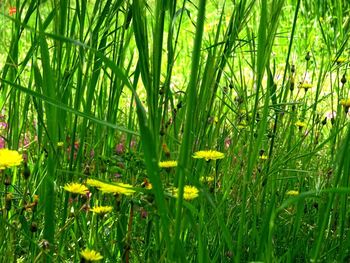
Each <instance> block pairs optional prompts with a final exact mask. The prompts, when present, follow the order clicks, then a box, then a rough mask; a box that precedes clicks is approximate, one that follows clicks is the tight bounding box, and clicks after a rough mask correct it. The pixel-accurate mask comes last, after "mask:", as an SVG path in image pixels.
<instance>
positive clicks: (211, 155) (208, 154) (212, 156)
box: [193, 150, 225, 161]
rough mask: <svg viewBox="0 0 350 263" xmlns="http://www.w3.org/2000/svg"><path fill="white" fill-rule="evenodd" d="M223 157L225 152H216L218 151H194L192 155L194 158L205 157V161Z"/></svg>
mask: <svg viewBox="0 0 350 263" xmlns="http://www.w3.org/2000/svg"><path fill="white" fill-rule="evenodd" d="M224 157H225V154H223V153H221V152H218V151H211V150H209V151H198V152H195V153H194V155H193V158H196V159H205V160H206V161H209V160H217V159H222V158H224Z"/></svg>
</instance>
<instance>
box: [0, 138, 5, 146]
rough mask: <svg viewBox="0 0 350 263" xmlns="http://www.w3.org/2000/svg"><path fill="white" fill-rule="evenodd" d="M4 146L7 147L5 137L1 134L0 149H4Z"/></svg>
mask: <svg viewBox="0 0 350 263" xmlns="http://www.w3.org/2000/svg"><path fill="white" fill-rule="evenodd" d="M4 148H5V139H4V138H3V137H1V136H0V149H4Z"/></svg>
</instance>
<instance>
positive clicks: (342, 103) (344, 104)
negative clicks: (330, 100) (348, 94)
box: [340, 99, 350, 107]
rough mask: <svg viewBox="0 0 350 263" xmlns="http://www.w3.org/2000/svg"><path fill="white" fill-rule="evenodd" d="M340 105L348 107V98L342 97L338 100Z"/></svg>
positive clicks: (349, 104)
mask: <svg viewBox="0 0 350 263" xmlns="http://www.w3.org/2000/svg"><path fill="white" fill-rule="evenodd" d="M340 105H342V106H344V107H350V99H342V100H340Z"/></svg>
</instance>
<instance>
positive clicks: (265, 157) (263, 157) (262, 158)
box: [259, 154, 269, 161]
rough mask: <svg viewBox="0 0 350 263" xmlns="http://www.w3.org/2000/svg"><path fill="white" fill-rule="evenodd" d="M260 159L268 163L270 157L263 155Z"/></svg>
mask: <svg viewBox="0 0 350 263" xmlns="http://www.w3.org/2000/svg"><path fill="white" fill-rule="evenodd" d="M259 159H260V160H263V161H266V160H267V159H269V157H268V156H267V155H265V154H263V155H261V156H259Z"/></svg>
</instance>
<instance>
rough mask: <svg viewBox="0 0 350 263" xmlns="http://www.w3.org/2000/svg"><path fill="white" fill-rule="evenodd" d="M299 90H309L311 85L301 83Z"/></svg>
mask: <svg viewBox="0 0 350 263" xmlns="http://www.w3.org/2000/svg"><path fill="white" fill-rule="evenodd" d="M299 88H300V89H304V90H305V91H307V90H309V89H311V88H312V84H311V83H301V84H300V85H299Z"/></svg>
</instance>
